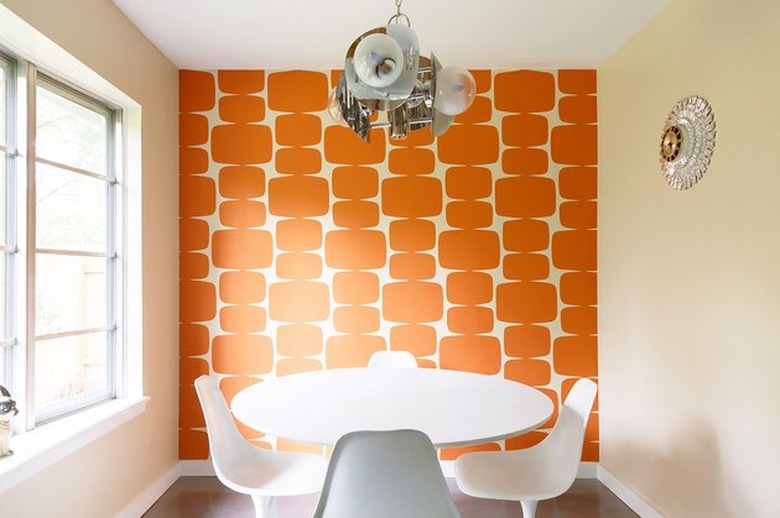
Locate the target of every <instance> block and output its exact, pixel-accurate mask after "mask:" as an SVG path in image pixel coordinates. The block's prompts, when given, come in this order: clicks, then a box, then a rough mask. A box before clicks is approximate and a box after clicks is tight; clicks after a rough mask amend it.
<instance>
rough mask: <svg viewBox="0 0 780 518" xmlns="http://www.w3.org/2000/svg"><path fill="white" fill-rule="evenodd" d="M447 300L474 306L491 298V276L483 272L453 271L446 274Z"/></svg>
mask: <svg viewBox="0 0 780 518" xmlns="http://www.w3.org/2000/svg"><path fill="white" fill-rule="evenodd" d="M447 300H448V301H450V302H451V303H453V304H463V305H465V306H475V305H477V304H486V303H488V302H490V301H491V300H493V277H491V276H490V275H489V274H487V273H483V272H453V273H451V274H449V275H447Z"/></svg>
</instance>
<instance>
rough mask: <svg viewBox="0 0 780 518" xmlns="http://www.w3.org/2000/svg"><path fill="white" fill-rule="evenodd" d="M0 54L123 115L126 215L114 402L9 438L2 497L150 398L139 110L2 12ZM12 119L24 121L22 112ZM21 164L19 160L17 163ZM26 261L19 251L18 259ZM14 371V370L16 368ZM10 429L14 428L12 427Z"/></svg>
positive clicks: (20, 294)
mask: <svg viewBox="0 0 780 518" xmlns="http://www.w3.org/2000/svg"><path fill="white" fill-rule="evenodd" d="M0 47H2V48H3V49H4V50H5V51H6V52H8V53H10V54H12V55H14V56H17V57H19V58H20V59H22V60H24V61H27V62H30V63H33V64H35V66H38V67H39V68H40V69H42V70H45V71H46V72H47V73H48V74H49V75H51V76H53V77H55V78H59V79H63V80H65V82H66V83H70V84H73V85H74V86H75V87H76V88H78V89H82V90H84V91H88V92H90V93H92V94H94V95H95V96H96V97H98V98H101V99H104V100H106V101H107V102H109V103H110V104H112V105H114V106H116V107H118V108H119V109H121V111H122V113H123V122H124V124H123V133H122V135H121V137H120V138H121V142H122V148H123V149H124V155H123V156H122V157H121V162H122V165H123V167H122V169H123V170H124V178H122V179H121V182H122V183H121V188H120V189H119V191H118V192H117V197H116V202H117V209H118V210H119V211H120V212H121V213H123V214H124V226H123V229H124V232H123V234H122V238H121V242H118V243H117V250H122V251H123V253H121V254H120V255H119V259H118V261H119V264H120V267H118V268H117V272H118V275H117V278H116V279H117V280H116V282H117V289H119V290H121V291H122V294H123V300H124V306H123V308H122V311H121V312H119V313H118V314H117V315H116V320H117V324H118V326H119V331H118V332H119V333H120V334H121V337H118V338H120V339H121V340H122V342H123V343H124V344H125V347H123V348H122V350H121V351H120V355H119V356H120V357H118V358H117V362H118V364H119V365H121V369H119V370H118V372H117V383H116V399H114V400H111V401H109V402H106V403H103V404H100V405H96V406H94V407H91V408H89V409H87V410H84V411H81V412H77V413H74V414H73V415H70V416H67V417H63V418H61V419H57V420H56V421H53V422H51V423H47V424H43V425H41V426H36V427H35V428H34V429H33V430H31V431H23V433H17V434H16V435H14V436H13V437H12V438H11V448H12V449H13V450H14V455H13V456H12V457H7V458H5V459H3V462H2V463H0V493H2V492H3V491H5V490H7V489H9V488H10V487H13V486H15V485H17V484H18V483H20V482H22V481H23V480H25V479H26V478H28V477H30V476H32V475H34V474H36V473H37V472H39V471H40V470H42V469H45V468H46V467H48V466H50V465H52V464H53V463H55V462H57V461H58V460H60V459H62V458H63V457H65V456H66V455H69V454H70V453H72V452H74V451H76V450H78V449H80V448H82V447H84V446H87V445H88V444H90V443H91V442H92V441H95V440H96V439H98V438H99V437H101V436H103V435H104V434H106V433H108V432H109V431H111V430H113V429H114V428H116V427H118V426H120V425H122V424H123V423H125V422H126V421H128V420H130V419H132V418H133V417H135V416H137V415H139V414H141V413H142V412H144V411H145V408H146V403H147V401H148V398H147V397H145V396H144V395H143V371H142V366H143V357H142V352H143V318H142V294H143V293H142V288H143V283H142V263H141V258H142V249H141V231H142V220H141V115H142V113H141V112H142V110H141V106H140V104H138V103H137V102H136V101H134V100H133V99H132V98H131V97H130V96H128V95H127V94H125V93H124V92H122V91H121V90H119V89H118V88H117V87H115V86H114V85H112V84H111V83H109V82H108V81H107V80H105V79H104V78H102V77H101V76H99V75H98V74H97V73H95V72H94V71H93V70H91V69H90V68H89V67H87V66H86V65H84V64H83V63H81V62H80V61H79V60H78V59H76V58H75V57H74V56H72V55H70V54H69V53H68V52H66V51H65V50H64V49H62V48H61V47H60V46H58V45H57V44H55V43H54V42H52V41H51V40H49V39H48V38H47V37H46V36H44V35H43V34H41V33H40V32H38V31H37V30H36V29H35V28H33V27H32V26H30V25H29V24H27V23H26V22H25V21H24V20H22V19H21V18H19V17H18V16H17V15H15V14H14V13H13V12H12V11H10V10H9V9H8V8H6V7H5V6H3V5H0ZM20 72H23V71H20ZM16 93H17V97H18V98H24V97H25V96H26V95H29V92H26V91H25V92H19V91H17V92H16ZM17 115H19V116H20V117H25V118H26V113H24V112H22V113H21V114H17ZM21 122H23V121H18V123H21ZM16 144H17V149H18V150H20V152H19V155H24V157H26V156H28V155H29V153H28V152H27V146H26V142H18V143H16ZM21 150H24V152H23V153H22V151H21ZM25 159H26V158H23V157H22V156H17V157H16V160H25ZM22 166H23V164H22ZM22 170H24V168H23V167H22ZM17 178H19V175H17ZM22 184H25V181H19V182H18V183H17V185H16V189H17V192H18V191H19V190H23V189H25V188H26V184H25V185H22ZM23 235H27V233H26V228H20V229H19V236H23ZM23 253H24V251H20V253H19V254H17V256H21V255H23ZM26 260H27V258H26V257H17V258H16V261H26ZM18 282H19V279H17V283H18ZM25 286H26V279H22V280H21V285H18V284H17V287H16V288H17V289H16V291H15V294H14V304H16V305H17V307H26V304H27V300H26V296H25V295H26V293H27V290H26V289H23V288H24V287H25ZM22 313H24V312H22ZM23 324H26V323H23ZM16 325H17V328H16V329H17V331H19V330H23V329H25V325H22V326H19V323H18V322H17V323H16ZM33 332H34V331H33ZM21 338H23V339H26V338H27V337H21ZM14 364H15V365H18V364H19V362H15V363H14ZM14 396H15V397H16V396H17V395H16V394H14ZM18 417H21V416H18ZM25 422H26V419H25ZM15 426H16V427H18V426H19V424H18V423H16V422H15Z"/></svg>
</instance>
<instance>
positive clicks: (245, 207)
mask: <svg viewBox="0 0 780 518" xmlns="http://www.w3.org/2000/svg"><path fill="white" fill-rule="evenodd" d="M219 221H220V223H222V224H223V225H224V226H226V227H234V228H252V227H259V226H261V225H263V224H265V204H264V203H261V202H259V201H250V200H231V201H224V202H222V203H220V204H219Z"/></svg>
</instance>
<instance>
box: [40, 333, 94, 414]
mask: <svg viewBox="0 0 780 518" xmlns="http://www.w3.org/2000/svg"><path fill="white" fill-rule="evenodd" d="M107 341H108V336H107V333H105V332H100V333H90V334H86V335H79V336H68V337H64V338H57V339H54V340H42V341H38V342H36V343H35V410H36V411H40V410H42V409H45V407H48V406H51V405H54V404H57V403H62V402H64V401H67V400H68V399H71V398H75V397H85V396H89V395H93V394H98V393H100V392H104V391H105V390H106V389H107V387H108V379H107V373H108V369H107V365H108V356H107V354H106V351H107V345H106V344H107Z"/></svg>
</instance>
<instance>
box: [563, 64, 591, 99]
mask: <svg viewBox="0 0 780 518" xmlns="http://www.w3.org/2000/svg"><path fill="white" fill-rule="evenodd" d="M596 77H597V76H596V71H595V70H587V69H572V70H558V89H559V90H560V91H561V92H562V93H565V94H595V93H596V84H597V80H596Z"/></svg>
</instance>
